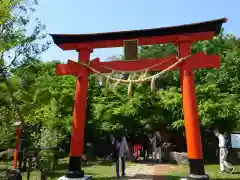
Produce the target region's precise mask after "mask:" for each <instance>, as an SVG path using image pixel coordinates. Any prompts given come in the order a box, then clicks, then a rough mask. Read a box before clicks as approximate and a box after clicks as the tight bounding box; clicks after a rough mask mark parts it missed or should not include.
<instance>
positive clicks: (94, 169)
mask: <svg viewBox="0 0 240 180" xmlns="http://www.w3.org/2000/svg"><path fill="white" fill-rule="evenodd" d="M11 165H12V164H11V163H9V166H8V167H9V168H10V169H11ZM128 166H134V163H129V162H128ZM67 167H68V161H67V160H66V159H64V160H61V162H60V163H59V164H58V165H57V166H56V169H55V171H54V172H49V173H48V174H47V179H48V180H56V179H58V178H59V177H61V176H64V174H65V172H66V170H67ZM3 168H4V169H5V168H6V164H0V169H3ZM235 168H236V170H235V173H234V174H219V173H218V172H219V165H205V170H206V173H207V174H208V175H209V176H210V179H211V180H225V179H227V180H228V179H229V180H240V174H239V173H238V172H239V170H240V166H235ZM84 172H85V174H87V175H91V176H92V177H93V180H114V179H116V178H115V164H113V163H102V162H100V161H98V162H89V163H88V164H87V165H85V166H84ZM187 174H188V166H187V165H183V166H178V167H177V168H174V169H173V170H171V169H169V171H168V172H165V173H163V174H162V175H163V176H161V177H164V179H165V180H177V179H180V177H184V176H186V175H187ZM165 177H166V178H165ZM178 177H179V178H178ZM23 180H27V173H23ZM30 180H41V174H40V172H39V171H36V170H35V171H32V172H31V176H30ZM161 180H163V179H162V178H161Z"/></svg>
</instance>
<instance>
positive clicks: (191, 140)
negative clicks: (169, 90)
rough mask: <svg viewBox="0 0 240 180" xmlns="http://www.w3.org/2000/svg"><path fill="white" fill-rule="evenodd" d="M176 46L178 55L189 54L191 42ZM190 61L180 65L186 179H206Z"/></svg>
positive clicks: (182, 42) (180, 43)
mask: <svg viewBox="0 0 240 180" xmlns="http://www.w3.org/2000/svg"><path fill="white" fill-rule="evenodd" d="M177 46H178V52H179V56H180V57H186V56H189V55H191V42H189V41H180V42H179V43H177ZM192 63H194V62H192V61H184V62H183V64H182V65H181V67H180V79H181V85H182V101H183V111H184V126H185V134H186V141H187V152H188V161H189V175H188V177H187V179H188V180H208V179H209V176H208V175H207V174H205V170H204V159H203V153H202V140H201V133H200V123H199V119H198V109H197V100H196V94H195V84H194V72H193V68H192V67H193V66H194V65H193V64H192Z"/></svg>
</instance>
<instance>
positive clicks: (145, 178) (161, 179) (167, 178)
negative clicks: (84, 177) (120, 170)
mask: <svg viewBox="0 0 240 180" xmlns="http://www.w3.org/2000/svg"><path fill="white" fill-rule="evenodd" d="M180 178H181V177H180V176H172V175H161V176H160V175H159V176H154V175H142V174H138V175H136V176H133V177H128V176H126V177H121V178H120V179H139V180H140V179H142V180H180ZM115 179H116V177H101V178H94V176H93V180H115Z"/></svg>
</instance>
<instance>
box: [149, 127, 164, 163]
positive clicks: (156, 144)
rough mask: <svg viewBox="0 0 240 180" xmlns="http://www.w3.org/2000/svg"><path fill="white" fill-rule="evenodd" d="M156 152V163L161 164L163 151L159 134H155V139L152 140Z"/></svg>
mask: <svg viewBox="0 0 240 180" xmlns="http://www.w3.org/2000/svg"><path fill="white" fill-rule="evenodd" d="M151 141H152V145H153V151H154V161H155V162H156V163H159V162H161V161H162V151H161V136H160V133H159V132H155V133H154V136H153V138H152V139H151ZM157 157H158V159H157Z"/></svg>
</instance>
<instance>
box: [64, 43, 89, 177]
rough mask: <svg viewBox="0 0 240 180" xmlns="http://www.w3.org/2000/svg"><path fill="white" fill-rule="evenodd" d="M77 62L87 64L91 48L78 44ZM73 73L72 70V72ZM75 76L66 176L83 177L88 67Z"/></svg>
mask: <svg viewBox="0 0 240 180" xmlns="http://www.w3.org/2000/svg"><path fill="white" fill-rule="evenodd" d="M77 51H78V53H79V55H78V62H81V63H84V64H88V62H89V60H90V55H91V53H92V52H93V49H92V48H91V47H89V46H87V45H86V46H78V49H77ZM73 73H74V72H73ZM74 75H76V77H77V80H76V91H75V101H74V110H73V124H72V136H71V145H70V157H69V169H68V172H67V173H66V177H67V178H83V177H84V171H83V170H82V163H81V160H82V154H83V149H84V130H85V121H86V105H87V92H88V69H87V68H83V69H82V71H81V76H79V75H77V74H74Z"/></svg>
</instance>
